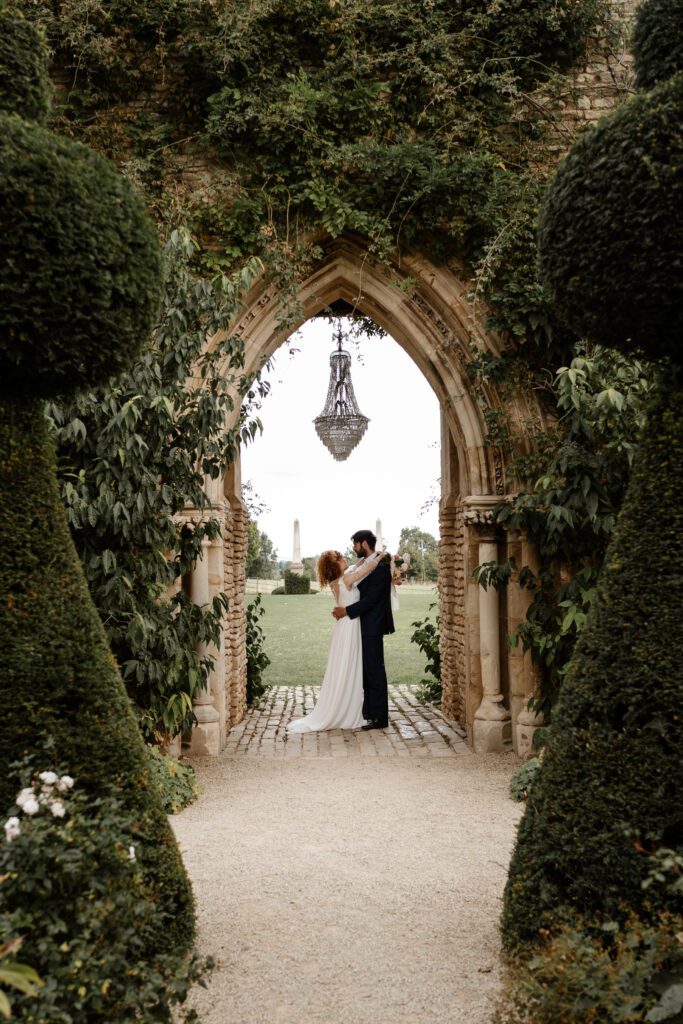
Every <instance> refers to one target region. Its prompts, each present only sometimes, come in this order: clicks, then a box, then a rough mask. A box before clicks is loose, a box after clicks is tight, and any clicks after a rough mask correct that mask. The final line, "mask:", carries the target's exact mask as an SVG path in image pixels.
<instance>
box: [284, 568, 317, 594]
mask: <svg viewBox="0 0 683 1024" xmlns="http://www.w3.org/2000/svg"><path fill="white" fill-rule="evenodd" d="M310 592H311V577H310V576H309V575H308V574H307V573H305V572H304V573H302V574H301V575H299V574H298V573H296V572H290V570H289V569H287V571H286V572H285V594H310Z"/></svg>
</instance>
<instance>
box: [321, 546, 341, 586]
mask: <svg viewBox="0 0 683 1024" xmlns="http://www.w3.org/2000/svg"><path fill="white" fill-rule="evenodd" d="M341 557H342V555H341V551H323V553H322V555H321V556H320V558H319V559H318V583H319V584H320V588H321V589H322V588H323V587H327V586H328V585H329V584H330V583H333V582H334V581H335V580H338V579H339V577H340V576H341V569H340V568H339V560H340V558H341Z"/></svg>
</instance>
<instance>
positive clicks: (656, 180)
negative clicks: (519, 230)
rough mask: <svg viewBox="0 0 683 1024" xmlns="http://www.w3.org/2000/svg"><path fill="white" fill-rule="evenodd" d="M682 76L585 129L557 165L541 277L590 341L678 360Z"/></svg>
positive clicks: (543, 234)
mask: <svg viewBox="0 0 683 1024" xmlns="http://www.w3.org/2000/svg"><path fill="white" fill-rule="evenodd" d="M682 120H683V72H682V73H679V74H677V75H676V76H675V77H674V78H673V79H671V80H670V81H669V82H666V83H665V84H663V85H660V86H658V87H657V88H656V89H654V90H653V91H652V92H650V93H647V94H646V95H642V96H636V97H635V98H634V99H632V100H631V101H629V102H628V103H625V104H624V105H623V106H621V107H620V108H619V109H618V110H617V111H615V113H614V114H612V115H611V116H610V117H609V118H606V119H605V120H603V121H602V122H600V124H599V125H598V126H597V127H596V128H594V129H592V130H591V131H588V132H586V134H585V135H584V136H582V137H581V138H580V139H579V141H578V142H577V143H576V144H575V145H574V147H573V149H572V150H571V152H570V153H569V155H568V156H567V158H566V159H565V160H564V161H563V163H562V164H561V165H560V167H559V169H558V172H557V176H556V178H555V179H554V181H553V183H552V185H551V186H550V188H549V190H548V193H547V197H546V200H545V202H544V205H543V208H542V211H541V216H540V224H539V247H540V254H541V262H542V267H543V271H544V273H545V275H546V277H547V280H548V283H549V284H550V286H551V289H552V292H553V298H554V300H555V302H556V303H557V307H558V309H559V310H560V312H561V313H562V315H563V316H564V317H565V318H566V320H567V322H568V323H569V324H571V326H572V327H573V328H574V329H575V330H576V331H577V332H580V333H582V334H584V335H585V336H586V337H588V338H590V339H591V341H596V342H601V343H602V344H604V345H608V346H611V347H613V348H617V349H620V350H621V351H623V352H626V353H631V352H634V351H640V352H642V353H644V354H646V355H647V356H649V357H650V358H660V357H666V356H670V357H672V358H680V356H681V338H683V131H681V122H682Z"/></svg>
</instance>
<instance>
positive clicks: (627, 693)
mask: <svg viewBox="0 0 683 1024" xmlns="http://www.w3.org/2000/svg"><path fill="white" fill-rule="evenodd" d="M681 383H682V381H681V374H680V372H679V373H677V374H676V373H672V374H671V375H670V377H669V379H668V380H667V387H666V390H665V391H664V390H663V392H662V394H661V395H660V396H658V398H657V400H656V402H655V403H654V405H653V408H652V410H651V412H650V416H649V420H648V425H647V428H646V431H645V436H644V439H643V441H642V443H641V447H640V449H639V451H638V454H637V456H636V461H635V465H634V470H633V474H632V477H631V481H630V484H629V488H628V491H627V494H626V497H625V499H624V504H623V507H622V510H621V514H620V516H619V521H618V523H617V528H616V531H615V535H614V539H613V541H612V544H611V545H610V547H609V549H608V552H607V555H606V559H605V564H604V567H603V570H602V575H601V577H600V581H599V584H598V594H597V597H596V599H595V600H594V601H593V603H592V606H591V610H590V613H589V616H588V621H587V622H586V625H585V626H584V628H583V630H582V632H581V634H580V636H579V641H578V644H577V648H576V652H575V655H574V658H573V660H572V663H571V666H570V670H569V673H568V676H567V679H566V681H565V684H564V686H563V688H562V690H561V692H560V697H559V701H558V705H557V708H556V712H555V716H554V721H553V725H552V726H551V728H550V730H549V733H548V736H549V739H548V743H547V746H546V749H545V753H544V760H543V766H542V769H541V773H540V776H539V778H538V780H537V781H536V783H535V785H534V788H533V791H532V793H531V795H530V797H529V802H528V805H527V810H526V814H525V816H524V819H523V821H522V823H521V826H520V831H519V834H518V839H517V845H516V848H515V852H514V854H513V858H512V863H511V867H510V875H509V879H508V884H507V888H506V893H505V905H504V913H503V931H504V938H505V943H506V945H507V948H508V950H515V949H517V948H518V947H520V946H523V945H524V944H526V943H533V942H536V941H538V939H539V931H540V929H544V928H545V929H548V928H549V929H551V930H552V928H553V924H554V921H555V915H556V914H559V913H561V912H562V908H563V907H569V908H571V909H572V910H573V911H576V912H578V913H579V914H581V915H583V916H585V917H587V918H588V919H590V918H592V917H601V916H609V917H614V918H615V919H619V918H621V917H623V914H624V909H623V908H624V906H626V907H629V908H631V909H632V910H633V911H635V912H636V913H638V914H641V915H642V916H644V918H645V919H646V918H647V915H648V912H649V904H650V894H649V893H648V892H647V891H645V890H644V889H643V888H642V883H643V881H644V878H645V872H646V868H647V858H645V857H643V856H642V853H640V852H639V847H641V846H642V845H643V844H645V845H647V844H648V843H650V842H654V843H656V844H660V843H661V844H662V845H664V846H668V847H673V848H679V849H681V848H683V807H682V805H681V800H680V795H681V792H683V716H682V715H681V707H682V706H683V671H682V668H681V666H683V630H681V621H683V574H682V573H681V566H680V557H681V538H682V537H683V503H681V494H682V493H683V390H681ZM677 388H678V389H679V390H676V389H677ZM680 898H681V896H680V894H679V896H678V897H677V899H678V901H680ZM655 909H657V908H656V907H655ZM671 909H676V904H673V903H672V908H671ZM677 909H678V910H681V907H680V906H678V907H677Z"/></svg>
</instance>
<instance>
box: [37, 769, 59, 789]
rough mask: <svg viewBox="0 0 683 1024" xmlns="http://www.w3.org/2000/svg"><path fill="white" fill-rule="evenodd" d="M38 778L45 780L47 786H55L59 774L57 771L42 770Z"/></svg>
mask: <svg viewBox="0 0 683 1024" xmlns="http://www.w3.org/2000/svg"><path fill="white" fill-rule="evenodd" d="M38 778H39V779H40V781H41V782H44V783H45V785H46V786H54V784H55V782H56V781H57V778H58V775H57V773H56V772H41V773H40V775H39V776H38Z"/></svg>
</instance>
